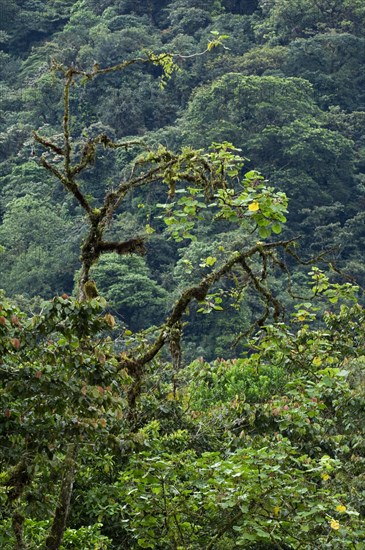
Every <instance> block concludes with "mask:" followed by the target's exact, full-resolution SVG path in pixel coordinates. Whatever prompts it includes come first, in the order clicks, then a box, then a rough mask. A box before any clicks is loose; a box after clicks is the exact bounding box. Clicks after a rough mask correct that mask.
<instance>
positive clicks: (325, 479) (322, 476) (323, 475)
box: [321, 474, 330, 481]
mask: <svg viewBox="0 0 365 550" xmlns="http://www.w3.org/2000/svg"><path fill="white" fill-rule="evenodd" d="M321 478H322V479H323V481H327V479H329V478H330V476H329V475H328V474H321Z"/></svg>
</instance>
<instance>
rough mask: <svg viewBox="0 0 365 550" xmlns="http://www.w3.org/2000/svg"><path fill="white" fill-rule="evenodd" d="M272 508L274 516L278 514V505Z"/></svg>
mask: <svg viewBox="0 0 365 550" xmlns="http://www.w3.org/2000/svg"><path fill="white" fill-rule="evenodd" d="M273 510H274V514H275V516H278V515H279V512H280V507H279V506H274V508H273Z"/></svg>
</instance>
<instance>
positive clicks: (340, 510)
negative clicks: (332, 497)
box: [336, 504, 347, 514]
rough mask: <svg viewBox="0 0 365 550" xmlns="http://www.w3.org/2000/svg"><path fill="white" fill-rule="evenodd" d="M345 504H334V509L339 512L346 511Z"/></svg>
mask: <svg viewBox="0 0 365 550" xmlns="http://www.w3.org/2000/svg"><path fill="white" fill-rule="evenodd" d="M346 509H347V508H346V506H344V505H343V504H339V505H338V506H336V510H337V512H340V514H343V513H344V512H346Z"/></svg>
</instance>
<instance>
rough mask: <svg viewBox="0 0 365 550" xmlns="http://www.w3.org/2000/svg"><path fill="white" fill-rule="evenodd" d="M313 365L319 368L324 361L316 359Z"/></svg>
mask: <svg viewBox="0 0 365 550" xmlns="http://www.w3.org/2000/svg"><path fill="white" fill-rule="evenodd" d="M312 363H313V365H314V366H315V367H319V366H320V365H321V364H322V359H321V358H320V357H315V358H314V359H313V361H312Z"/></svg>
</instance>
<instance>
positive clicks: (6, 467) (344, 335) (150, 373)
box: [0, 54, 364, 550]
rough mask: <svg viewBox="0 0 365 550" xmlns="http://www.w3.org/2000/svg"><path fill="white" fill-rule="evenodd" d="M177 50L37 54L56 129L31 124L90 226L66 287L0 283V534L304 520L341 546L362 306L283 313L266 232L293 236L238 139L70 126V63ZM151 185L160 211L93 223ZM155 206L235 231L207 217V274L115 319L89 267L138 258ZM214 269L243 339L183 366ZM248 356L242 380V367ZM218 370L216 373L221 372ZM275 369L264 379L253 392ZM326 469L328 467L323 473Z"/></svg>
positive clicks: (188, 220) (69, 541)
mask: <svg viewBox="0 0 365 550" xmlns="http://www.w3.org/2000/svg"><path fill="white" fill-rule="evenodd" d="M174 61H175V59H174V57H173V56H171V55H167V54H162V55H160V56H156V55H154V54H149V55H148V56H146V57H143V58H138V59H133V60H128V61H125V62H123V63H120V64H118V65H115V66H112V67H106V68H100V67H97V66H94V67H93V68H92V69H90V70H88V71H84V70H82V69H78V68H76V67H65V66H63V65H62V64H59V63H54V65H53V69H54V71H55V72H56V73H57V74H59V75H61V78H62V80H63V84H64V89H63V105H64V113H63V120H62V138H61V139H60V134H59V133H58V134H56V136H51V137H49V136H46V135H41V134H40V133H39V132H35V133H34V139H35V141H36V144H37V148H39V149H40V148H43V149H45V152H44V153H43V154H41V155H40V156H39V161H40V163H41V165H42V166H43V167H44V168H45V169H46V170H47V171H48V172H49V173H50V174H51V175H52V176H54V178H55V179H56V180H57V181H58V183H59V184H61V185H62V187H63V188H64V190H65V191H66V192H67V193H68V194H69V195H70V196H71V197H72V198H73V200H74V201H75V202H76V203H77V206H78V208H79V209H82V210H83V212H84V216H85V220H86V224H87V230H86V231H85V233H84V239H83V242H82V246H81V270H80V273H79V277H78V286H77V298H70V296H69V295H67V294H63V295H62V296H58V297H55V298H54V299H52V300H51V301H49V302H47V303H45V304H43V306H42V311H41V312H40V313H39V315H36V316H33V317H32V318H31V319H28V318H26V316H25V315H24V314H22V313H21V312H20V311H19V309H18V308H17V307H16V306H14V305H13V304H12V303H10V302H9V301H8V300H7V299H6V298H5V297H3V296H2V300H1V309H0V346H1V348H0V351H1V364H0V377H1V381H2V390H1V393H0V410H1V411H2V416H1V422H0V438H1V442H2V443H3V445H2V446H1V448H2V454H1V468H2V471H1V478H0V479H1V492H0V498H1V499H2V501H3V503H4V504H5V507H3V509H2V512H1V514H2V516H1V529H2V530H1V536H2V538H3V543H4V544H3V545H4V547H5V548H7V547H13V548H16V549H17V550H20V549H22V550H23V549H24V548H27V547H31V546H34V545H36V544H37V545H39V546H42V547H44V548H46V549H47V550H56V549H62V550H63V549H66V548H68V547H70V548H72V547H73V548H77V549H80V550H81V548H82V549H84V550H86V549H87V550H89V549H90V550H91V549H92V548H95V546H97V547H99V548H107V547H108V545H109V546H111V545H112V546H111V547H112V548H137V547H142V548H161V549H162V548H178V547H180V548H181V547H182V548H186V549H190V548H191V549H198V548H202V547H206V548H210V549H213V548H217V549H218V548H234V547H236V546H237V544H239V545H241V546H243V547H244V546H246V548H249V547H250V546H251V545H252V544H256V543H257V544H261V543H265V544H266V543H268V544H270V545H271V547H272V548H275V547H277V546H278V545H279V547H280V546H281V547H283V546H284V547H285V546H288V545H290V546H294V545H297V547H298V542H299V543H300V544H302V540H303V538H305V539H306V541H307V542H308V547H309V548H311V547H313V545H315V544H317V542H318V541H320V543H321V544H322V547H323V548H326V547H327V548H331V547H333V545H334V544H342V545H343V547H350V548H351V545H352V547H353V545H354V544H357V543H358V542H360V544H361V541H362V540H363V539H364V529H363V526H362V524H361V518H359V514H360V512H359V511H358V508H359V507H360V504H359V499H358V497H357V493H356V491H354V494H352V495H350V497H349V496H348V495H347V494H346V490H347V492H348V481H349V479H351V478H352V477H355V478H356V489H358V490H362V481H361V475H359V473H358V457H357V455H356V451H355V458H354V459H353V460H352V459H351V467H347V464H348V459H349V458H351V457H352V456H353V455H352V454H350V453H353V450H354V449H356V444H357V445H359V444H361V441H362V439H361V430H362V429H363V422H360V421H359V419H358V417H356V418H355V419H354V420H350V419H351V418H352V417H353V413H354V407H355V408H357V406H363V397H362V395H361V392H360V389H359V384H358V382H357V380H356V379H354V381H353V382H352V381H348V380H347V379H348V377H350V373H349V372H343V369H341V368H340V367H341V365H342V364H343V362H344V361H345V362H348V361H351V360H353V359H359V361H358V362H356V361H355V367H357V366H360V364H361V358H360V356H359V354H358V352H357V351H356V347H355V343H356V342H357V343H358V344H359V346H360V347H361V348H362V346H363V338H364V336H363V326H364V318H363V310H362V308H361V307H360V306H358V305H357V304H355V305H354V306H353V307H352V308H348V307H346V306H343V307H341V309H339V311H338V312H327V313H326V315H325V318H324V321H325V322H326V327H327V328H326V329H323V330H322V329H321V328H320V329H318V330H317V329H316V328H314V329H313V330H312V329H311V328H310V323H311V322H312V321H313V319H314V318H315V309H314V308H312V304H311V303H309V304H308V303H304V304H299V305H298V311H297V313H296V314H295V316H294V321H293V325H292V326H289V327H286V326H285V325H284V324H283V322H282V320H283V317H282V316H283V310H282V305H281V303H280V300H279V299H278V297H277V296H276V294H275V293H274V292H273V290H272V288H271V286H270V284H269V282H268V280H269V275H270V274H272V275H274V274H275V273H276V272H277V271H283V272H285V273H287V267H286V264H285V263H284V261H283V258H282V257H281V252H284V253H285V254H292V255H293V256H296V254H295V251H294V249H293V242H292V241H291V240H279V237H277V238H273V237H275V235H278V234H279V233H280V232H281V228H282V224H283V223H284V222H285V213H286V207H287V199H286V196H285V195H284V194H283V193H281V192H275V191H274V190H273V189H272V188H270V187H268V186H267V185H266V182H265V181H264V179H263V177H262V176H261V175H260V174H259V173H258V172H256V171H254V170H250V171H249V172H247V173H246V174H244V173H242V168H243V159H242V157H241V156H240V154H239V153H240V151H239V150H237V149H236V148H235V147H234V146H233V145H232V144H230V143H227V142H225V143H220V144H219V143H214V144H213V145H212V146H211V148H210V150H209V151H208V152H205V151H204V150H199V149H198V150H197V149H192V148H191V147H185V148H183V149H182V150H181V151H179V152H172V151H170V150H168V149H167V148H166V147H164V146H158V147H156V148H148V147H147V146H145V145H144V144H143V142H137V143H136V142H134V141H131V140H129V141H117V140H114V139H112V138H111V137H110V136H108V135H107V134H105V133H101V134H98V135H96V136H93V137H88V136H80V135H74V134H73V126H72V121H73V120H74V119H73V116H72V115H73V110H72V107H73V106H74V105H75V103H76V102H75V96H76V95H77V93H78V92H79V90H80V87H79V84H80V81H81V82H82V83H85V84H87V83H88V81H89V80H93V79H95V78H98V77H101V76H103V75H106V74H109V73H118V72H120V71H122V70H123V69H125V68H126V67H128V66H130V65H132V64H136V63H155V64H158V65H159V66H162V68H163V69H164V75H165V78H166V77H167V76H168V75H169V74H170V73H171V70H173V68H174ZM132 147H136V148H137V151H139V154H137V155H136V157H135V158H134V160H133V162H132V164H131V165H128V166H126V167H125V170H124V171H123V173H122V175H121V178H120V179H119V181H117V182H114V184H113V186H112V187H111V188H109V189H107V191H106V195H105V197H103V198H101V199H99V202H96V200H95V198H94V197H90V196H89V195H88V194H87V193H86V192H85V189H84V185H83V181H82V179H81V175H82V174H83V172H84V171H86V170H87V169H91V168H92V166H93V163H94V162H95V161H96V159H97V157H98V154H99V152H100V150H101V151H103V148H105V149H107V150H110V151H111V152H113V151H116V152H119V151H125V150H128V149H130V148H132ZM60 157H61V162H60ZM152 186H156V187H159V188H160V194H161V195H162V196H164V201H165V202H163V203H159V205H158V206H156V207H157V208H159V210H160V215H159V216H155V217H153V218H152V219H151V220H149V223H148V224H147V225H146V227H145V232H144V234H139V235H138V234H137V235H135V236H133V237H129V238H127V239H123V238H117V237H115V240H111V239H110V238H109V237H108V230H109V226H110V225H111V224H112V223H113V220H114V219H115V217H116V215H117V214H120V215H122V214H123V206H124V204H125V200H126V198H127V197H128V195H129V194H130V193H131V192H132V191H134V192H136V191H138V190H140V189H143V188H145V187H146V188H148V189H149V188H151V187H152ZM161 218H162V220H163V222H164V223H165V225H166V227H167V233H165V235H167V236H170V237H171V238H172V239H174V240H175V241H176V242H178V243H179V246H181V247H182V246H184V245H185V246H186V245H187V244H188V243H190V242H191V241H194V240H195V239H196V236H197V234H199V231H200V229H199V225H200V226H202V225H207V224H208V223H209V224H216V227H218V228H219V227H222V225H223V226H224V225H226V224H227V225H229V224H233V226H234V227H236V228H237V233H236V236H237V240H236V239H235V240H234V241H232V242H231V243H230V244H229V246H228V245H227V244H226V242H225V241H223V242H224V244H225V246H223V245H222V244H220V243H221V241H220V239H218V235H219V233H218V232H217V241H216V243H214V247H213V248H212V249H211V251H210V254H209V255H208V256H206V257H204V258H201V259H200V263H201V265H200V266H199V267H201V268H202V269H203V274H201V275H200V274H198V276H197V279H196V280H194V281H193V282H192V283H191V284H188V285H187V286H185V287H183V288H182V289H181V291H180V292H179V293H178V295H177V296H176V298H175V301H174V303H173V304H172V305H171V307H170V310H169V311H168V313H167V315H166V316H165V317H164V319H163V320H162V322H161V323H160V324H159V326H157V327H149V329H148V330H145V331H142V332H140V333H138V334H136V335H133V334H131V331H130V330H128V329H127V330H125V328H124V327H120V328H118V327H117V321H116V319H115V318H114V316H113V315H112V314H111V312H110V311H108V309H107V303H106V300H105V299H104V298H103V297H102V296H100V295H99V291H98V289H97V287H96V284H95V281H94V280H93V279H92V278H91V277H92V274H93V270H94V272H95V273H96V274H97V272H98V268H100V267H101V262H103V261H104V259H105V264H106V268H108V269H109V267H108V265H107V264H108V263H109V264H111V268H112V275H113V276H114V273H115V271H117V269H116V267H115V262H114V261H113V260H114V257H115V256H113V257H112V256H110V254H111V253H114V254H117V255H120V256H122V257H123V256H126V255H130V256H128V259H127V260H126V261H125V262H121V265H123V264H124V266H126V265H127V266H128V265H129V266H131V265H133V260H134V259H135V256H136V257H137V262H138V257H139V256H142V255H143V254H144V251H145V248H146V247H147V246H148V235H149V234H151V233H152V234H153V232H154V231H156V232H157V231H158V229H159V227H160V226H161ZM109 234H110V233H109ZM224 236H225V235H224ZM239 237H240V238H239ZM269 237H271V240H268V238H269ZM225 238H226V236H225ZM123 259H124V258H123ZM99 262H100V263H99ZM193 267H194V266H193ZM125 273H126V271H124V274H125ZM122 274H123V273H122ZM103 275H104V273H103V270H102V269H99V277H100V279H99V280H100V286H104V284H106V283H105V281H103V279H102V277H103ZM127 275H129V273H128V272H127V274H126V275H125V277H127ZM311 276H312V279H313V285H312V286H313V288H312V291H311V295H312V296H317V295H318V296H321V295H322V294H323V295H324V296H326V297H327V299H328V300H330V303H331V304H334V305H333V307H335V304H336V303H337V302H338V301H339V300H344V301H345V302H346V301H347V302H350V303H351V302H353V301H355V293H356V289H355V288H353V287H352V286H351V285H348V284H345V285H340V284H331V283H330V282H329V281H328V279H327V277H326V276H325V275H324V273H322V272H321V271H319V270H318V269H316V268H314V269H313V270H312V273H311ZM228 277H231V279H230V282H232V281H233V282H235V288H234V290H235V293H233V294H232V296H233V295H235V296H236V298H237V300H238V302H240V300H241V298H242V295H243V293H244V291H245V290H246V289H252V293H255V296H256V300H257V302H258V304H259V306H258V319H257V325H258V328H259V332H258V333H256V334H255V335H254V337H253V339H251V340H249V341H247V345H248V346H249V348H248V353H247V356H246V357H245V360H244V361H242V363H241V364H238V365H236V362H232V363H228V364H226V366H227V369H226V372H224V371H225V368H224V362H222V361H221V362H217V363H216V364H215V365H214V364H213V365H208V366H207V365H206V364H205V362H204V361H203V360H199V361H198V365H197V364H195V365H193V366H192V367H191V369H190V370H189V371H185V370H184V369H182V366H183V363H182V361H183V359H182V337H183V334H184V324H185V323H186V322H188V319H189V308H190V307H191V306H192V305H193V304H194V303H195V302H198V304H199V308H200V309H201V310H202V312H204V311H207V310H209V309H215V310H218V311H219V309H220V308H222V305H221V304H222V303H223V302H222V300H221V299H220V296H217V294H219V288H220V286H221V282H222V281H223V280H226V279H227V278H228ZM126 282H128V281H127V280H126V279H125V280H124V281H121V285H122V286H123V283H124V284H125V283H126ZM144 285H145V286H146V285H147V282H146V280H145V281H144ZM152 286H153V285H152ZM99 290H100V289H99ZM123 298H125V296H123ZM217 298H218V299H217ZM347 325H349V331H347V330H344V327H346V326H347ZM295 326H297V327H298V330H297V331H296V332H295V333H294V332H293V330H294V327H295ZM328 328H331V331H332V332H331V333H330V334H329V333H328ZM113 330H114V335H115V338H114V339H113V338H112V337H111V335H113V332H112V331H113ZM239 337H240V338H241V339H242V338H244V337H245V335H244V333H242V334H240V335H239ZM166 359H167V360H166ZM219 365H220V367H221V369H222V371H223V372H222V373H218V374H220V376H218V377H217V372H216V370H217V367H218V366H219ZM240 366H242V367H243V366H244V367H246V366H247V367H248V369H249V371H248V373H246V375H245V376H246V380H247V382H246V383H245V376H243V377H242V378H240V380H239V379H238V378H237V376H238V375H239V374H240ZM284 366H285V369H286V371H285V375H286V376H287V377H288V379H287V380H286V381H285V382H284V379H283V368H284ZM261 367H263V371H262V376H261V377H260V378H258V379H255V382H256V387H257V389H256V390H255V389H254V387H253V385H252V384H251V383H250V376H251V375H252V377H253V378H254V377H255V376H256V373H258V372H260V369H261ZM270 367H273V368H270ZM304 373H306V375H304ZM292 374H293V375H292ZM356 374H357V371H356V368H355V369H354V370H353V372H352V374H351V375H354V376H355V375H356ZM189 377H192V378H193V379H195V378H196V377H198V379H199V383H198V384H196V385H195V384H194V383H191V382H190V380H189ZM184 378H185V381H184ZM186 379H187V380H186ZM220 381H222V384H223V383H224V385H222V387H221V388H217V384H219V382H220ZM281 387H282V391H280V390H279V388H281ZM274 388H277V389H278V395H272V396H271V397H270V399H267V397H268V395H269V393H270V389H271V391H275V389H274ZM236 390H237V391H238V392H239V394H241V395H236V394H235V393H234V392H235V391H236ZM261 390H262V396H261ZM233 396H234V397H233ZM350 396H351V399H350ZM232 397H233V398H232ZM204 406H206V408H207V410H206V412H205V411H202V408H203V407H204ZM351 415H352V417H351ZM217 432H218V433H217ZM360 460H361V457H360ZM177 465H178V466H179V469H177V467H176V466H177ZM100 466H102V467H101V468H100ZM39 472H41V474H42V475H40V474H39ZM331 476H333V478H334V482H333V485H332V484H330V483H328V485H326V482H327V481H329V479H330V478H331ZM75 481H76V483H74V482H75ZM55 485H56V486H57V491H56V493H57V494H55V491H54V486H55ZM74 486H75V489H73V488H74ZM345 488H346V490H345ZM73 490H74V491H75V493H74V494H75V500H74V501H72V496H73ZM45 495H46V497H47V498H45ZM80 502H81V503H87V505H86V506H84V505H82V506H78V504H77V503H80ZM187 504H188V506H187ZM341 514H344V515H343V516H341ZM342 518H346V520H345V521H344V520H343V519H342ZM70 521H71V522H72V523H71V527H72V528H67V527H68V522H70ZM100 521H103V522H104V523H105V524H106V525H105V529H103V526H102V525H101V524H100ZM114 522H115V523H114ZM102 529H103V532H102V533H100V531H101V530H102ZM298 533H299V534H298ZM311 545H312V546H311ZM294 547H295V546H294Z"/></svg>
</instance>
